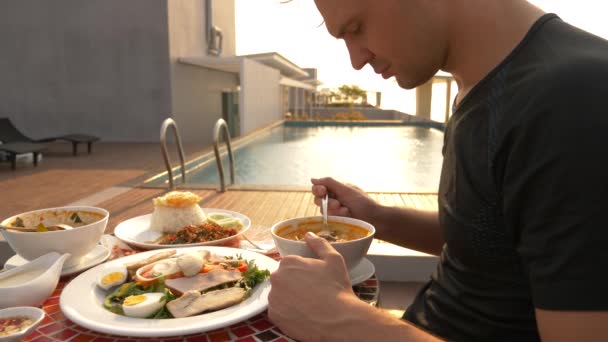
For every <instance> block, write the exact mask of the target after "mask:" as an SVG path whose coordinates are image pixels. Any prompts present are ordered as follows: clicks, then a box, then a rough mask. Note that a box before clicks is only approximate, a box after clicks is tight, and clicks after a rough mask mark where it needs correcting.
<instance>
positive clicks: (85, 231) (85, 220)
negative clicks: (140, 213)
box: [0, 206, 110, 267]
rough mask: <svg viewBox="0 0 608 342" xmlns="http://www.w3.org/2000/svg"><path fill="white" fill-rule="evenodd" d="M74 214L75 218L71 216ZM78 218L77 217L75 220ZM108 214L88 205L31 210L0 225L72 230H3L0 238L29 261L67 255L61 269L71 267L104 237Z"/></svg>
mask: <svg viewBox="0 0 608 342" xmlns="http://www.w3.org/2000/svg"><path fill="white" fill-rule="evenodd" d="M74 214H76V215H74ZM76 216H77V217H76ZM109 216H110V213H108V211H107V210H105V209H101V208H97V207H87V206H66V207H59V208H48V209H41V210H35V211H30V212H26V213H22V214H18V215H14V216H11V217H9V218H7V219H5V220H4V221H2V222H1V223H0V225H2V226H5V227H19V226H21V227H25V228H37V227H38V225H39V224H42V225H43V226H45V227H50V226H52V225H56V224H67V225H70V226H72V227H73V228H72V229H66V230H55V231H36V232H22V231H17V230H7V229H2V230H0V232H2V235H3V236H4V239H6V241H7V242H8V244H9V245H10V246H11V248H12V249H13V250H14V251H15V253H17V254H19V256H21V257H22V258H24V259H26V260H28V261H31V260H34V259H36V258H38V257H40V256H42V255H45V254H47V253H50V252H57V253H60V254H64V253H70V255H71V256H70V257H69V258H68V259H67V260H66V261H65V263H64V267H72V266H74V265H77V264H78V263H79V262H80V259H82V257H84V256H85V255H87V253H89V252H90V251H92V250H93V248H95V246H96V245H97V243H98V242H99V240H100V239H101V236H102V235H103V233H104V231H105V228H106V225H107V224H108V217H109Z"/></svg>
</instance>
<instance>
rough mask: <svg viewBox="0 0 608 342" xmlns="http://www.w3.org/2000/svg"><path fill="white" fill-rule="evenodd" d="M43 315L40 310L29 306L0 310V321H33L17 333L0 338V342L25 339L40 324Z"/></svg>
mask: <svg viewBox="0 0 608 342" xmlns="http://www.w3.org/2000/svg"><path fill="white" fill-rule="evenodd" d="M44 316H45V313H44V311H42V310H41V309H38V308H34V307H31V306H20V307H15V308H8V309H2V310H0V319H6V318H10V317H27V318H29V319H31V320H33V321H34V323H32V324H30V325H29V326H28V327H26V328H25V329H23V330H20V331H19V332H17V333H14V334H11V335H7V336H0V342H13V341H15V342H16V341H21V340H22V339H23V338H25V337H26V336H27V335H28V334H29V333H30V332H31V331H32V330H34V329H35V328H36V327H37V326H38V324H40V322H42V320H43V319H44Z"/></svg>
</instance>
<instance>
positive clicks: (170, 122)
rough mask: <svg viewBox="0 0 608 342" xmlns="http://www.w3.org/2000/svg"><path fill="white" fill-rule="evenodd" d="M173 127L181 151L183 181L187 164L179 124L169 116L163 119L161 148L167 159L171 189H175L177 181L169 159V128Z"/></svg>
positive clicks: (183, 180) (166, 165) (178, 149)
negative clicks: (174, 178)
mask: <svg viewBox="0 0 608 342" xmlns="http://www.w3.org/2000/svg"><path fill="white" fill-rule="evenodd" d="M169 127H171V128H173V133H174V134H175V140H176V142H177V151H178V152H179V160H180V163H181V167H182V183H184V184H185V183H186V165H185V163H184V148H183V147H182V138H181V137H180V135H179V131H178V130H177V124H176V123H175V121H173V119H171V118H167V119H165V121H163V125H162V126H161V127H160V148H161V150H162V152H163V158H164V159H165V167H166V168H167V178H169V189H170V190H173V189H175V182H174V180H173V171H172V167H171V162H170V161H169V152H168V151H167V129H169Z"/></svg>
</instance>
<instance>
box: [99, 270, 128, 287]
mask: <svg viewBox="0 0 608 342" xmlns="http://www.w3.org/2000/svg"><path fill="white" fill-rule="evenodd" d="M122 277H123V274H122V273H121V272H112V273H110V274H108V275H106V276H104V277H103V278H102V279H101V283H102V284H104V285H107V284H112V283H115V282H117V281H120V280H122Z"/></svg>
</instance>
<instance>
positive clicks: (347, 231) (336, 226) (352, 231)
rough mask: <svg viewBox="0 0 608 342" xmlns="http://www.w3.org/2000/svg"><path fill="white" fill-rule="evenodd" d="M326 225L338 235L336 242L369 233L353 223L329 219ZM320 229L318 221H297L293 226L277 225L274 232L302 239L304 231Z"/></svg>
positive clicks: (317, 231)
mask: <svg viewBox="0 0 608 342" xmlns="http://www.w3.org/2000/svg"><path fill="white" fill-rule="evenodd" d="M327 225H328V227H329V230H330V231H331V232H332V233H334V234H335V235H336V236H337V237H338V240H337V241H336V242H346V241H352V240H358V239H362V238H364V237H366V236H368V235H369V234H370V231H369V230H367V229H365V228H361V227H359V226H356V225H353V224H348V223H343V222H332V221H329V222H328V224H327ZM322 230H323V226H322V224H321V223H319V221H304V222H300V223H298V224H297V226H296V227H293V225H289V226H286V227H279V228H278V229H277V230H276V234H277V235H278V236H280V237H282V238H285V239H289V240H295V241H303V240H304V236H305V235H306V233H308V232H313V233H315V234H319V232H321V231H322Z"/></svg>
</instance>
